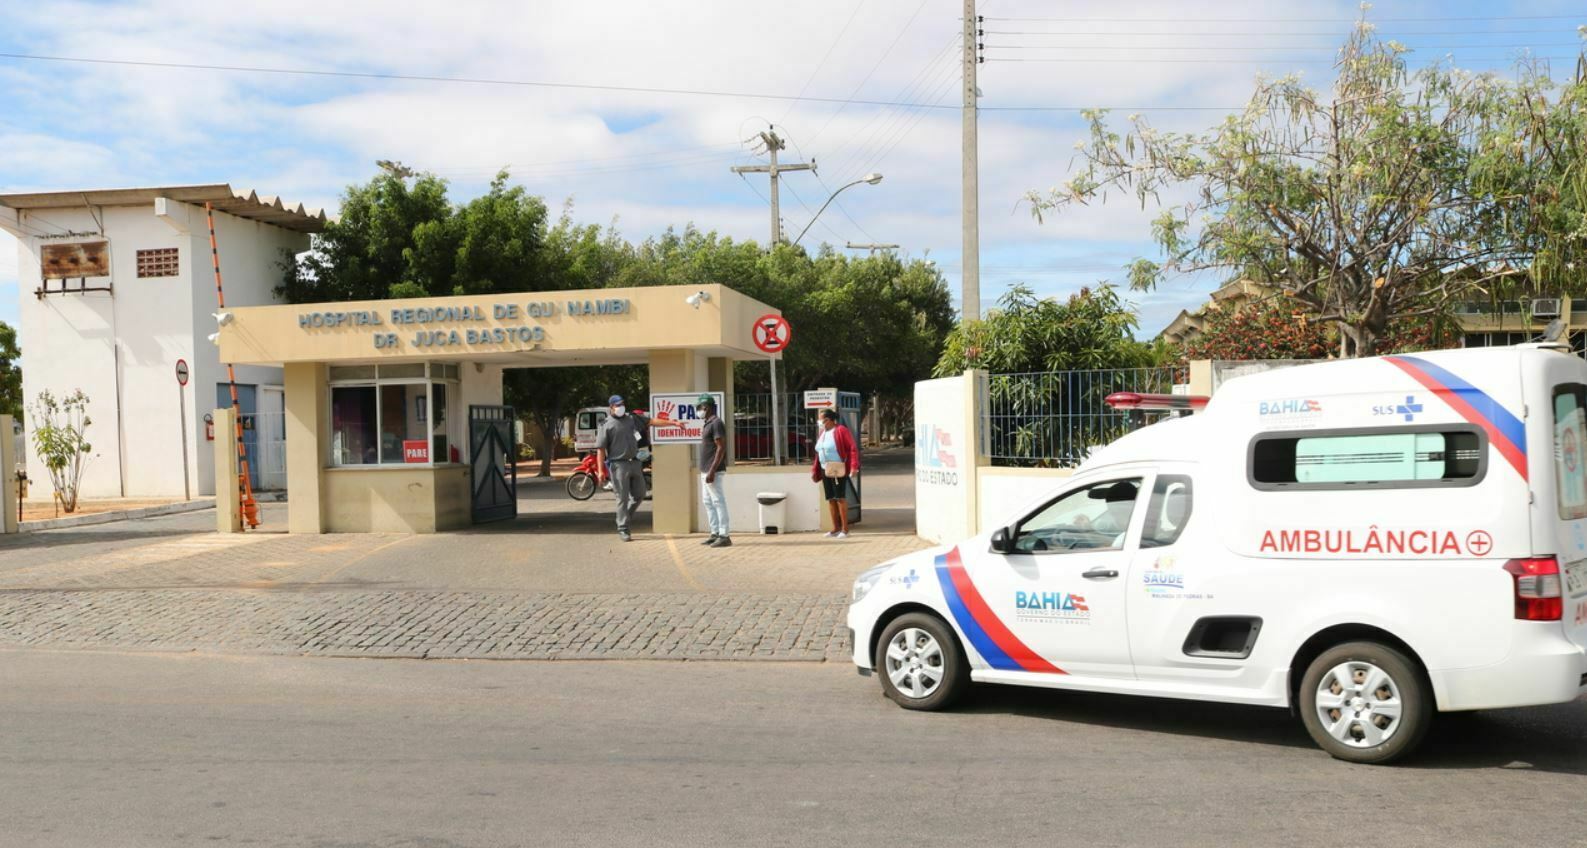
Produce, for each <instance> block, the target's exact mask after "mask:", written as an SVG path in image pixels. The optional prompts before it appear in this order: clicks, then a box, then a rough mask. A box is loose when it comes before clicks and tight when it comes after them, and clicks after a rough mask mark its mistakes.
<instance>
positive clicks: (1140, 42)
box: [0, 0, 1587, 356]
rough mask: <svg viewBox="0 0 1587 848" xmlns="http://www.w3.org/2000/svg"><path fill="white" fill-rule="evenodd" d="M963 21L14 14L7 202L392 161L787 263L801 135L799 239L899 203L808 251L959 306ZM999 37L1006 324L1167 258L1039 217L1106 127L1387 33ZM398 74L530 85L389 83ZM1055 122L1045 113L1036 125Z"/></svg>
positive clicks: (1316, 72)
mask: <svg viewBox="0 0 1587 848" xmlns="http://www.w3.org/2000/svg"><path fill="white" fill-rule="evenodd" d="M962 8H963V7H962V3H960V2H955V0H804V1H803V2H801V3H797V4H782V5H776V4H766V5H760V4H748V3H742V2H727V0H693V2H687V3H686V2H682V0H661V2H657V0H648V2H634V1H633V0H591V1H590V2H582V3H570V2H551V0H533V2H525V0H515V1H514V2H484V1H483V0H464V2H460V3H414V2H392V0H382V1H381V2H363V1H362V0H357V1H355V0H341V1H339V2H335V3H325V2H316V3H310V2H301V1H300V0H272V1H271V2H267V3H255V2H240V1H239V2H228V3H197V4H195V3H191V2H187V0H180V2H179V0H140V1H139V2H119V3H108V2H82V0H0V53H5V54H13V55H11V56H0V192H9V191H23V190H64V189H86V188H111V187H118V186H149V185H172V184H187V183H214V182H229V183H230V184H231V185H232V186H233V187H234V188H251V189H254V190H256V191H258V193H259V194H260V195H279V196H281V197H283V198H284V199H285V200H287V201H289V202H294V203H295V202H302V203H303V204H305V205H306V206H310V207H324V208H326V210H327V211H328V212H329V213H331V214H333V215H334V214H335V210H336V207H337V200H338V197H339V196H340V195H341V193H342V191H343V190H344V189H345V188H346V187H347V186H348V185H350V184H354V183H360V182H363V181H366V180H368V179H369V177H370V176H371V175H372V174H373V173H374V172H375V165H374V162H375V161H376V160H377V159H391V160H397V161H401V162H403V163H405V164H407V165H409V166H410V167H414V168H417V169H421V170H429V171H433V172H435V173H436V174H438V175H440V176H442V177H444V178H446V179H447V180H449V181H450V185H451V197H452V199H453V200H454V201H459V202H460V201H465V200H467V199H468V198H470V197H473V196H475V195H477V194H479V193H481V192H483V191H484V190H485V188H486V186H487V184H488V183H489V181H490V178H491V176H492V175H494V174H495V173H496V172H497V171H498V170H499V169H502V168H506V169H507V170H508V171H509V172H510V173H511V175H512V180H513V182H515V183H520V184H522V185H525V186H526V187H527V188H528V189H529V190H530V191H531V192H533V193H535V194H538V195H540V196H542V197H544V198H545V199H546V202H547V203H548V204H549V205H550V206H551V207H552V208H553V209H555V208H558V207H560V206H561V205H562V204H563V203H564V202H565V201H571V203H572V205H573V210H574V212H573V214H574V217H575V218H576V219H578V220H580V221H582V222H587V223H599V224H608V223H612V222H615V224H616V226H617V227H618V229H619V230H620V231H621V232H622V233H623V235H624V236H625V237H627V238H630V239H633V240H640V239H643V238H645V237H647V236H651V235H655V234H658V233H661V232H664V231H665V230H666V229H667V228H668V227H674V228H681V227H683V226H685V225H687V224H690V223H692V224H694V225H695V226H696V227H698V228H700V229H703V230H716V231H718V232H721V233H723V234H726V235H730V236H732V237H734V238H748V239H755V240H757V241H760V242H762V243H764V242H765V241H766V240H767V239H768V237H769V230H770V214H769V210H768V200H767V194H768V191H767V179H766V177H765V175H746V176H744V177H740V176H738V175H735V174H733V173H732V172H731V171H730V170H729V168H730V167H731V166H732V165H735V164H761V163H763V162H764V161H765V157H764V155H762V154H761V153H759V152H757V148H756V147H755V146H754V145H753V144H752V143H751V141H750V140H752V139H753V137H754V136H755V134H756V133H758V132H760V131H762V130H765V129H767V128H768V127H769V126H774V127H775V128H776V131H777V132H778V133H779V134H780V135H782V136H783V137H785V138H786V140H787V142H788V146H789V149H788V150H787V151H785V152H784V153H783V154H782V157H783V160H784V161H785V162H786V161H789V160H793V161H814V162H815V163H816V164H817V166H818V168H817V171H816V172H815V174H810V173H805V172H796V173H790V174H786V175H784V178H783V180H782V186H783V191H782V218H783V221H784V227H785V230H786V232H787V236H788V238H792V237H793V236H794V235H796V234H797V233H799V232H800V231H801V230H802V229H804V227H805V226H806V224H808V223H809V222H810V221H811V218H812V215H813V214H814V212H815V210H817V209H818V208H819V207H820V205H821V204H822V202H823V201H825V200H826V198H827V197H828V196H829V195H830V194H831V192H832V190H834V189H837V188H839V187H840V186H843V185H845V184H847V183H849V182H851V181H853V180H856V179H859V178H860V177H862V176H864V175H865V174H867V173H870V172H880V173H881V174H883V180H882V182H881V183H880V184H878V185H874V186H873V185H867V184H860V185H856V186H854V187H852V188H848V189H847V190H845V191H844V192H843V193H842V194H841V195H840V196H839V197H838V199H837V201H836V202H835V203H833V204H832V206H831V208H829V209H827V210H826V212H825V213H824V214H822V215H821V216H820V218H819V219H817V220H816V222H815V223H814V225H813V226H812V227H811V228H810V231H809V233H808V235H806V236H805V237H804V238H805V241H804V242H802V243H804V244H806V245H807V246H811V247H814V246H815V245H814V244H812V243H813V242H815V243H819V242H825V243H828V244H832V245H834V246H836V247H838V248H839V249H842V245H843V244H845V242H849V241H853V242H883V243H897V244H899V245H901V252H902V253H903V254H905V255H907V256H910V257H924V258H928V259H931V260H934V261H936V262H937V263H938V267H939V268H941V269H942V271H943V272H944V274H945V275H946V277H947V278H948V281H949V283H950V285H951V287H952V288H953V290H954V292H955V299H956V301H957V297H958V291H959V285H960V268H961V267H962V256H961V251H960V244H961V242H960V162H961V159H960V134H961V113H960V110H959V109H958V108H957V107H958V105H959V103H960V93H959V74H960V50H959V31H960V27H961V23H960V21H961V14H962ZM977 11H978V13H979V14H980V15H982V16H983V17H985V18H986V20H985V21H984V22H983V24H982V26H983V27H984V29H985V30H986V35H985V36H983V43H984V44H985V45H986V49H985V51H984V55H985V56H986V57H987V60H988V61H986V62H985V63H983V64H981V65H980V66H979V68H978V73H979V85H980V89H981V93H982V97H981V100H980V106H981V107H982V110H983V111H982V112H981V117H980V122H979V137H980V144H979V158H980V171H979V173H980V217H979V220H980V239H981V269H982V270H981V298H982V301H983V304H984V305H987V306H990V305H992V304H994V303H995V301H996V300H997V298H998V297H999V296H1001V295H1002V294H1003V293H1004V292H1006V291H1007V289H1008V287H1009V286H1010V285H1012V284H1014V283H1019V282H1023V283H1026V284H1027V285H1030V286H1031V287H1032V288H1034V289H1035V290H1036V291H1037V292H1038V293H1039V294H1042V295H1050V296H1057V297H1063V296H1066V295H1067V294H1069V293H1072V292H1074V291H1076V290H1078V289H1079V288H1080V287H1082V286H1087V285H1095V284H1096V283H1098V282H1101V281H1114V282H1120V283H1122V281H1123V279H1124V274H1123V270H1122V269H1123V266H1124V265H1125V264H1126V263H1127V262H1129V261H1130V260H1131V259H1133V258H1135V257H1138V256H1146V257H1148V258H1156V257H1157V254H1156V252H1155V251H1154V249H1153V247H1152V245H1151V244H1150V242H1149V240H1148V237H1149V233H1150V229H1149V221H1150V219H1151V218H1152V217H1154V216H1155V215H1156V214H1157V211H1158V210H1157V209H1156V208H1155V207H1152V206H1148V207H1147V208H1144V209H1143V208H1142V207H1141V206H1140V204H1138V203H1137V202H1135V201H1134V200H1133V199H1132V198H1126V197H1114V198H1112V199H1111V200H1109V201H1108V202H1107V203H1105V204H1098V205H1092V206H1088V207H1083V208H1078V209H1071V210H1068V211H1065V212H1063V213H1062V214H1059V215H1057V216H1049V217H1047V218H1046V220H1045V221H1043V222H1038V221H1036V220H1035V219H1034V217H1033V216H1032V215H1031V212H1030V208H1029V206H1028V205H1027V204H1025V203H1023V202H1022V198H1023V196H1024V195H1025V193H1026V192H1027V191H1029V190H1032V189H1037V190H1046V189H1048V188H1051V187H1053V186H1056V185H1059V184H1061V183H1062V182H1063V181H1064V180H1065V179H1066V177H1067V176H1068V174H1069V173H1070V169H1071V168H1072V167H1073V165H1074V161H1073V156H1074V143H1075V142H1076V141H1077V140H1079V139H1080V138H1082V137H1083V124H1082V121H1081V119H1080V117H1079V114H1078V109H1079V108H1082V107H1104V108H1109V109H1112V110H1113V112H1114V114H1115V116H1116V117H1117V119H1118V120H1119V121H1123V119H1124V118H1125V116H1127V115H1129V114H1133V113H1139V114H1143V115H1146V116H1148V118H1149V119H1150V120H1151V121H1152V123H1153V124H1154V125H1155V126H1157V127H1160V128H1163V129H1169V130H1180V131H1195V130H1202V129H1205V128H1207V127H1210V126H1212V125H1214V124H1216V123H1217V122H1218V121H1219V120H1220V118H1221V116H1222V114H1224V111H1225V110H1227V111H1232V110H1234V109H1237V108H1238V107H1239V106H1240V105H1241V104H1242V103H1243V102H1244V100H1245V99H1246V98H1247V97H1248V96H1249V94H1250V92H1251V90H1252V87H1253V84H1254V81H1255V79H1256V77H1257V75H1258V74H1266V75H1268V76H1276V75H1280V74H1285V73H1291V72H1299V73H1302V74H1303V75H1304V77H1305V79H1306V80H1307V81H1308V82H1310V83H1313V84H1315V85H1316V86H1317V87H1319V88H1325V87H1326V86H1327V83H1328V81H1329V79H1330V78H1331V70H1330V63H1331V60H1332V57H1333V55H1334V51H1335V50H1336V49H1337V47H1338V45H1339V44H1340V43H1341V42H1342V41H1343V39H1344V38H1345V36H1346V35H1347V34H1348V32H1349V30H1350V28H1351V21H1352V20H1354V19H1355V17H1356V16H1357V15H1358V14H1359V11H1358V7H1357V5H1356V4H1354V3H1345V2H1329V0H1323V2H1315V1H1314V2H1299V0H1267V2H1238V0H1227V1H1226V2H1194V0H1179V1H1178V2H1153V0H1143V2H1132V3H1128V4H1120V3H1102V2H1063V1H1062V0H1053V1H1052V2H1041V0H979V4H978V9H977ZM1368 17H1369V19H1370V20H1373V21H1375V22H1376V23H1377V26H1378V28H1379V31H1380V33H1381V34H1383V35H1384V36H1386V37H1392V38H1396V39H1398V40H1400V41H1402V42H1404V43H1406V44H1407V45H1409V46H1410V47H1412V48H1413V49H1414V52H1413V53H1412V54H1411V61H1412V62H1413V64H1414V63H1418V62H1423V61H1430V60H1434V59H1437V58H1439V57H1442V56H1445V55H1450V56H1453V57H1454V58H1455V59H1456V61H1457V64H1459V65H1460V66H1462V67H1466V68H1471V69H1479V70H1480V69H1496V70H1501V71H1502V70H1505V69H1507V68H1509V67H1511V66H1512V65H1513V62H1514V60H1515V58H1517V57H1518V56H1520V55H1521V54H1523V53H1524V52H1525V51H1526V50H1528V49H1530V50H1531V52H1532V53H1533V54H1535V55H1538V56H1565V55H1574V54H1575V53H1576V47H1575V46H1574V45H1576V44H1578V43H1579V37H1578V36H1577V34H1576V27H1577V26H1578V25H1581V24H1587V9H1584V8H1583V7H1582V6H1581V4H1580V2H1579V0H1577V2H1504V0H1487V1H1486V2H1483V1H1482V0H1458V1H1457V2H1425V3H1419V2H1386V3H1379V4H1377V5H1375V6H1374V7H1373V8H1372V9H1371V10H1370V11H1369V12H1368ZM15 54H25V55H27V56H31V57H34V58H19V57H18V56H17V55H15ZM38 57H54V58H48V59H46V58H38ZM63 58H69V59H94V60H110V61H113V62H144V63H186V64H202V65H214V66H226V67H229V68H254V69H258V68H272V69H290V70H297V71H303V70H308V71H336V72H352V73H357V74H368V75H372V76H367V77H345V76H325V75H306V74H293V73H263V72H258V71H257V70H255V71H245V70H192V69H176V68H161V67H150V66H146V65H144V66H140V65H129V64H94V63H85V62H80V61H60V59H63ZM1561 64H1565V63H1561ZM392 75H396V76H405V77H448V78H466V79H471V80H497V81H511V82H513V83H516V84H512V85H505V84H489V83H484V82H468V83H460V82H444V81H435V80H421V79H411V78H410V79H390V78H382V77H389V76H392ZM523 83H556V84H560V85H573V86H599V87H602V88H577V87H559V86H545V85H527V84H523ZM612 88H650V89H671V90H688V91H693V92H703V93H698V94H678V93H660V92H655V91H650V92H640V91H623V90H612ZM749 95H775V96H776V97H755V96H749ZM799 98H803V99H799ZM859 101H870V102H859ZM883 104H900V105H883ZM1032 106H1036V107H1043V108H1042V109H1039V110H1024V109H1011V108H1010V107H1032ZM933 107H936V108H933ZM1169 200H1172V198H1169ZM222 249H224V246H223V247H222ZM16 264H17V256H16V246H15V244H14V242H13V241H12V240H11V238H10V237H9V236H7V235H5V234H4V233H0V321H6V322H9V323H13V324H14V323H15V321H16V316H17V313H18V303H19V301H18V298H19V297H21V296H23V295H22V293H21V292H20V291H19V290H18V285H17V279H16V276H17V268H16ZM714 282H723V283H728V284H731V281H714ZM1218 282H1219V280H1218V279H1216V278H1212V277H1207V276H1202V277H1197V278H1178V279H1171V280H1169V281H1167V282H1166V283H1165V284H1164V285H1163V286H1162V287H1160V288H1159V289H1157V290H1155V291H1153V292H1146V293H1143V292H1131V293H1129V294H1128V295H1127V297H1128V299H1129V300H1131V301H1132V302H1133V303H1135V304H1136V305H1137V307H1138V308H1139V311H1140V320H1141V327H1140V331H1139V335H1141V336H1143V337H1150V336H1153V335H1155V334H1156V333H1157V332H1158V331H1159V330H1161V329H1162V328H1163V327H1164V326H1165V325H1166V324H1167V323H1168V322H1169V321H1170V320H1171V319H1172V318H1173V317H1174V316H1175V315H1176V314H1177V313H1178V312H1179V310H1180V309H1183V308H1187V307H1194V306H1195V305H1197V304H1199V303H1201V302H1203V301H1204V300H1205V297H1206V293H1207V292H1208V291H1209V290H1210V289H1211V288H1213V287H1214V286H1215V285H1216V284H1217V283H1218ZM24 356H25V352H24Z"/></svg>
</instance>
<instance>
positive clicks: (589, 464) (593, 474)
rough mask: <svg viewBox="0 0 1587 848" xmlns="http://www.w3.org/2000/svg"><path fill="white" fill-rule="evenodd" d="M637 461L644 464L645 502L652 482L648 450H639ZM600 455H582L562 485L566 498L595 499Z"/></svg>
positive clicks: (599, 485)
mask: <svg viewBox="0 0 1587 848" xmlns="http://www.w3.org/2000/svg"><path fill="white" fill-rule="evenodd" d="M639 461H640V462H642V463H644V469H645V500H650V490H651V488H653V487H654V481H653V480H652V479H651V476H650V449H649V448H640V449H639ZM600 471H601V465H600V455H599V454H596V453H593V452H592V453H587V454H585V455H584V459H583V461H581V462H580V463H579V465H578V467H577V468H575V469H573V473H572V474H570V475H568V480H567V482H566V483H565V484H563V485H564V486H565V487H566V488H567V490H568V497H570V498H572V499H574V500H576V501H587V500H589V499H590V498H593V497H595V493H596V491H598V490H599V489H600V488H601V474H600Z"/></svg>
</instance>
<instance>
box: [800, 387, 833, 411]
mask: <svg viewBox="0 0 1587 848" xmlns="http://www.w3.org/2000/svg"><path fill="white" fill-rule="evenodd" d="M837 408H838V390H837V389H812V390H810V391H808V392H805V409H837Z"/></svg>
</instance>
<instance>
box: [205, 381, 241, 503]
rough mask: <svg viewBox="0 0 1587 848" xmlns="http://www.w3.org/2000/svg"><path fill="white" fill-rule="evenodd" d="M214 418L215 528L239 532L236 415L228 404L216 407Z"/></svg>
mask: <svg viewBox="0 0 1587 848" xmlns="http://www.w3.org/2000/svg"><path fill="white" fill-rule="evenodd" d="M211 414H212V415H214V417H215V529H216V530H217V531H219V532H221V533H241V532H242V492H241V491H240V490H239V484H240V483H241V480H240V478H239V475H238V466H237V416H236V415H235V414H233V413H232V411H231V407H229V406H228V407H226V408H224V409H217V410H215V411H214V412H213V413H211Z"/></svg>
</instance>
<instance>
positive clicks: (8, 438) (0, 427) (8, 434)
mask: <svg viewBox="0 0 1587 848" xmlns="http://www.w3.org/2000/svg"><path fill="white" fill-rule="evenodd" d="M14 426H16V425H15V424H13V423H12V420H11V416H9V415H0V513H3V515H0V533H15V532H17V529H18V527H17V466H18V465H19V464H20V463H21V462H22V457H20V456H17V455H16V438H15V437H14V436H13V435H12V430H11V428H12V427H14Z"/></svg>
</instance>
